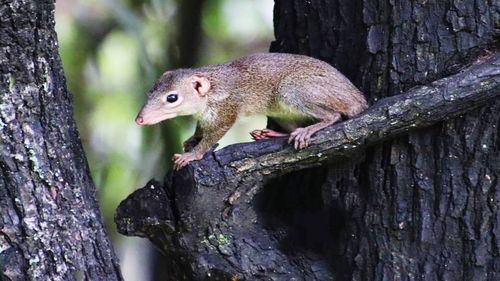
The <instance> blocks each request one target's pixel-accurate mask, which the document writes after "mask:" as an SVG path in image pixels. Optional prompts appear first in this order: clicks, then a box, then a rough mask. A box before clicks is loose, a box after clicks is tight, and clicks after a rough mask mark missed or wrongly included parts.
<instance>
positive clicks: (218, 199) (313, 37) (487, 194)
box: [115, 0, 500, 281]
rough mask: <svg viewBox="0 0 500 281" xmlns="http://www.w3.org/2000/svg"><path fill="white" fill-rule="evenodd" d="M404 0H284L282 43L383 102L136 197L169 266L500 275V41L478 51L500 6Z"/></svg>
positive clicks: (127, 209)
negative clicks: (293, 143)
mask: <svg viewBox="0 0 500 281" xmlns="http://www.w3.org/2000/svg"><path fill="white" fill-rule="evenodd" d="M396 2H397V1H394V3H392V2H391V1H376V2H373V1H365V2H363V1H359V0H354V1H352V0H338V1H292V0H290V1H289V0H277V1H276V6H275V31H276V41H275V42H274V43H273V45H272V48H271V49H272V51H281V52H292V53H302V54H308V55H311V56H315V57H318V58H320V59H323V60H325V61H327V62H330V63H331V64H333V65H335V66H336V67H337V68H339V69H340V70H341V71H342V72H344V73H345V74H346V75H347V76H348V77H349V78H350V79H351V80H352V81H353V82H354V83H355V84H357V85H358V86H359V87H360V88H361V89H363V90H364V92H365V94H366V95H367V96H368V97H369V98H370V100H371V101H372V102H374V104H373V106H372V107H371V108H370V109H368V110H367V111H366V112H364V113H363V114H361V115H360V116H358V117H356V118H353V119H351V120H348V121H346V122H342V123H340V124H336V125H334V126H331V127H328V128H326V129H324V130H322V131H320V132H318V133H317V134H316V135H315V137H314V140H313V142H312V145H311V146H310V147H308V148H306V149H304V150H301V151H295V150H293V149H292V148H290V146H288V145H287V144H286V141H285V140H283V139H272V140H264V141H257V142H254V143H247V144H237V145H233V146H229V147H227V148H224V149H221V150H219V151H216V152H211V153H207V155H206V156H205V157H204V159H203V160H201V161H195V162H193V163H190V165H188V166H187V167H186V168H184V169H182V170H181V171H180V172H177V173H171V174H168V175H167V176H166V179H165V182H164V183H159V182H155V181H152V182H150V183H149V184H148V185H147V186H146V187H144V188H142V189H140V190H138V191H136V192H134V193H133V194H132V195H131V196H129V198H127V199H126V200H124V201H123V202H122V203H121V204H120V206H119V208H118V210H117V214H116V218H115V219H116V222H117V224H118V229H119V231H120V232H121V233H124V234H127V235H136V236H141V237H147V238H149V239H150V240H151V241H152V242H153V243H155V244H156V245H157V246H158V247H159V248H160V249H161V250H162V251H163V252H164V253H165V254H166V255H167V256H168V257H169V262H168V264H167V265H166V268H168V270H169V273H170V275H169V278H170V279H169V280H367V281H371V280H443V281H444V280H472V279H479V280H498V279H499V278H500V276H499V273H498V272H500V270H499V268H500V252H499V251H500V250H499V249H500V240H499V239H498V237H500V211H499V207H498V206H497V205H499V202H498V201H499V200H500V191H499V190H498V188H497V186H498V181H499V176H500V166H499V163H500V161H499V160H500V153H499V151H498V149H499V147H500V138H499V136H498V133H499V129H498V128H500V127H499V126H500V124H499V122H500V116H499V115H500V114H499V113H500V102H499V99H498V97H499V95H500V54H498V53H494V54H489V55H487V56H485V57H481V59H480V60H477V61H474V60H475V59H476V58H477V57H478V55H481V53H482V52H481V50H484V49H492V48H493V47H494V46H493V45H494V44H495V43H496V42H495V41H494V40H496V37H494V36H497V35H498V23H497V22H495V20H497V21H498V18H499V17H498V11H497V10H496V8H495V7H494V5H493V4H492V2H486V1H480V0H477V1H474V3H463V2H461V1H456V0H455V1H453V3H452V2H451V0H444V1H440V2H439V4H438V3H434V2H431V1H419V2H417V1H413V2H409V3H406V2H405V3H402V2H401V1H400V2H397V4H396ZM494 52H496V50H494ZM473 61H474V63H473V64H472V66H469V65H470V63H472V62H473ZM459 70H460V72H458V71H459ZM457 72H458V73H457ZM445 76H446V77H445ZM443 77H445V78H443ZM432 81H434V82H432ZM431 82H432V83H431ZM418 85H420V86H418ZM402 92H404V93H403V94H400V93H402ZM375 101H377V102H376V103H375ZM485 104H487V105H486V106H485ZM450 118H455V119H451V120H449V121H446V122H443V120H448V119H450ZM436 124H437V125H436ZM367 147H368V149H366V148H367ZM332 162H333V163H334V164H332ZM305 169H307V170H305ZM301 170H302V171H301ZM297 171H299V172H297ZM284 175H285V176H284Z"/></svg>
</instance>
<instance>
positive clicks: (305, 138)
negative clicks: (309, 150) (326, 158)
mask: <svg viewBox="0 0 500 281" xmlns="http://www.w3.org/2000/svg"><path fill="white" fill-rule="evenodd" d="M340 118H341V115H340V113H338V112H334V113H332V114H330V115H328V117H327V118H325V119H324V120H323V121H321V122H319V123H316V124H313V125H311V126H307V127H305V128H297V129H295V130H294V131H293V132H292V133H291V134H290V137H289V138H288V143H292V142H293V147H294V148H295V149H303V148H306V147H308V146H309V143H310V142H311V136H312V135H313V134H314V133H316V132H317V131H319V130H321V129H323V128H326V127H328V126H330V125H332V124H334V123H335V122H337V121H339V120H340Z"/></svg>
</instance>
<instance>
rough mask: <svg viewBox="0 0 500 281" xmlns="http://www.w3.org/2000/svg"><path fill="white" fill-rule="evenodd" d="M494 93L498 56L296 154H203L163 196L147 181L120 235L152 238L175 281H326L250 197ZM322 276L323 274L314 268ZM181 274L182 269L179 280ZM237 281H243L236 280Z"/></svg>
mask: <svg viewBox="0 0 500 281" xmlns="http://www.w3.org/2000/svg"><path fill="white" fill-rule="evenodd" d="M499 95H500V53H496V54H494V55H493V56H491V57H490V58H488V59H487V60H485V61H484V62H481V63H477V64H475V65H473V66H470V67H468V68H467V69H464V70H463V71H462V72H460V73H458V74H455V75H453V76H450V77H447V78H444V79H440V80H438V81H435V82H433V83H431V84H430V85H425V86H419V87H415V88H413V89H411V90H409V91H407V92H406V93H404V94H401V95H398V96H393V97H389V98H385V99H383V100H380V101H379V102H377V103H376V104H374V105H373V106H372V107H371V108H369V109H368V110H367V111H366V112H364V113H363V114H361V115H360V116H358V117H356V118H353V119H350V120H348V121H345V122H342V123H339V124H336V125H334V126H331V127H329V128H326V129H324V130H322V131H320V132H318V133H317V134H316V136H315V137H314V140H313V141H312V145H311V146H310V147H308V148H306V149H303V150H300V151H296V150H294V149H293V148H292V147H291V146H290V145H288V144H287V143H286V140H285V139H270V140H264V141H258V142H252V143H241V144H235V145H231V146H228V147H226V148H224V149H221V150H219V151H216V152H212V153H208V154H207V155H206V156H205V158H204V159H203V160H201V161H197V162H193V163H192V164H190V165H189V166H188V167H187V168H184V169H183V170H181V171H180V172H178V173H173V174H172V173H169V175H167V177H166V180H165V183H164V184H163V188H160V187H162V185H161V184H159V183H157V182H150V183H148V185H147V186H146V187H144V188H143V189H140V190H138V191H136V192H134V194H132V195H130V196H129V197H128V198H127V199H125V200H124V201H123V202H122V203H121V205H120V206H119V208H118V210H117V214H116V223H117V225H118V229H119V231H120V232H121V233H123V234H125V235H136V236H141V237H147V238H149V239H150V240H151V241H152V242H153V243H155V244H156V245H157V246H158V247H159V248H160V249H161V250H162V251H163V252H164V253H165V254H167V255H168V256H169V257H170V260H171V264H170V265H169V267H170V268H171V276H172V278H177V279H172V280H181V279H186V278H187V279H186V280H192V279H196V280H199V279H203V278H207V277H209V279H214V280H216V279H218V278H219V279H226V278H247V279H250V280H253V279H255V278H258V277H259V276H267V277H272V276H274V277H276V278H279V277H280V276H284V275H286V276H287V278H288V279H289V280H290V279H292V278H293V277H294V276H295V277H297V278H304V276H309V277H310V278H311V279H312V280H324V279H325V278H328V276H329V275H328V270H326V269H325V268H327V266H326V265H317V264H315V261H314V259H311V258H310V257H309V256H307V255H305V254H301V253H294V254H293V257H292V256H291V255H289V254H287V253H285V252H283V251H282V250H281V247H280V239H279V238H277V237H276V235H272V234H271V233H269V232H268V231H266V230H265V226H264V225H263V223H261V222H259V221H260V216H259V214H258V211H257V210H256V208H257V207H256V204H255V203H254V196H255V195H256V194H257V193H258V192H259V191H260V190H261V189H262V187H263V186H264V184H265V182H266V181H267V180H268V179H270V178H272V177H276V176H280V175H284V174H287V173H290V172H293V171H297V170H302V169H306V168H310V167H315V166H320V165H323V164H325V163H326V162H328V161H332V160H338V159H339V158H340V159H344V158H346V157H349V156H350V155H351V154H353V153H354V152H357V151H359V150H360V149H362V148H365V147H367V146H371V145H376V144H378V143H380V142H382V141H384V140H388V139H390V138H393V137H395V136H398V135H401V134H405V133H406V132H408V131H410V130H414V129H420V128H424V127H427V126H430V125H432V124H435V123H437V122H441V121H443V120H447V119H450V118H453V117H456V116H458V115H460V114H464V113H466V112H467V111H469V110H472V109H474V108H477V107H479V106H482V105H485V104H487V103H488V102H491V101H493V100H495V99H496V98H498V96H499ZM318 268H319V269H321V270H318ZM179 271H182V272H181V273H182V274H181V273H179ZM236 280H239V279H236Z"/></svg>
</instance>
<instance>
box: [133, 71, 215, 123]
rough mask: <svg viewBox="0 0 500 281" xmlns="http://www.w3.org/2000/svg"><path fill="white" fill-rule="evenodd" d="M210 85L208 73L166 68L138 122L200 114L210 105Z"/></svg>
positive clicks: (137, 119)
mask: <svg viewBox="0 0 500 281" xmlns="http://www.w3.org/2000/svg"><path fill="white" fill-rule="evenodd" d="M210 86H211V85H210V81H209V80H208V79H207V77H206V75H205V74H202V73H192V72H189V71H188V70H182V69H181V70H175V71H167V72H165V73H164V74H163V75H162V76H161V78H160V79H159V80H158V81H157V82H156V84H155V85H154V87H153V89H152V90H151V91H150V93H149V96H148V99H147V101H146V104H144V106H143V107H142V109H141V111H140V112H139V114H137V118H136V119H135V122H136V123H137V124H139V125H151V124H156V123H158V122H160V121H163V120H166V119H171V118H174V117H176V116H182V115H193V114H196V113H199V112H201V111H203V110H204V109H205V107H206V105H207V94H208V92H209V90H210Z"/></svg>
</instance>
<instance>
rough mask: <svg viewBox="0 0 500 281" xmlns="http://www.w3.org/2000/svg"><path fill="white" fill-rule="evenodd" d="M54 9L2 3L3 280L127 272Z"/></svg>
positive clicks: (14, 0)
mask: <svg viewBox="0 0 500 281" xmlns="http://www.w3.org/2000/svg"><path fill="white" fill-rule="evenodd" d="M54 8H55V7H54V1H50V0H44V1H21V0H8V1H2V3H1V4H0V79H1V80H0V93H1V95H0V136H1V137H0V210H1V216H0V280H93V281H94V280H106V281H109V280H122V277H121V274H120V270H119V267H118V264H117V259H116V257H115V255H114V253H113V249H112V245H111V243H110V241H109V239H108V237H107V235H106V231H105V229H104V225H103V221H102V217H101V214H100V211H99V208H98V203H97V200H96V191H95V186H94V184H93V182H92V179H91V177H90V173H89V168H88V166H87V160H86V158H85V154H84V151H83V148H82V145H81V142H80V139H79V135H78V132H77V129H76V125H75V122H74V120H73V109H72V100H71V95H70V93H69V92H68V91H67V88H66V83H65V78H64V73H63V70H62V66H61V62H60V58H59V55H58V47H57V37H56V33H55V30H54Z"/></svg>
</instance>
